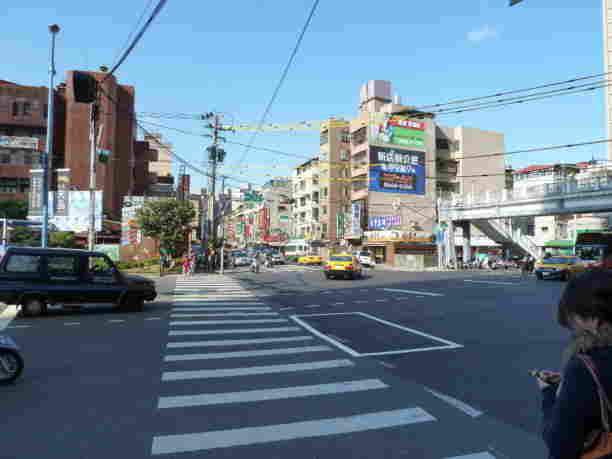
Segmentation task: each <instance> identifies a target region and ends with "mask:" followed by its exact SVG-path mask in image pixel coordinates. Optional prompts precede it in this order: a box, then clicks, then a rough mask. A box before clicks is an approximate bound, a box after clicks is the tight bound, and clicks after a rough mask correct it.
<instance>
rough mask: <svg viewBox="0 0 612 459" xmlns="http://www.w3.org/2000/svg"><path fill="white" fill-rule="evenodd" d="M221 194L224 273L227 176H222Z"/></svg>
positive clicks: (220, 216) (222, 261)
mask: <svg viewBox="0 0 612 459" xmlns="http://www.w3.org/2000/svg"><path fill="white" fill-rule="evenodd" d="M221 194H222V195H224V197H223V208H222V209H221V212H220V215H219V218H220V219H221V274H223V263H224V261H225V206H226V202H225V176H222V177H221Z"/></svg>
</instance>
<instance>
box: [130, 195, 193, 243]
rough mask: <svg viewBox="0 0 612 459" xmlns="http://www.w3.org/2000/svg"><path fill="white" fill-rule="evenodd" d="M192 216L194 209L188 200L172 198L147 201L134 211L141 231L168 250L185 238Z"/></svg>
mask: <svg viewBox="0 0 612 459" xmlns="http://www.w3.org/2000/svg"><path fill="white" fill-rule="evenodd" d="M194 218H195V209H194V208H193V204H192V203H191V202H190V201H177V200H174V199H162V200H159V201H147V202H145V205H144V206H143V207H141V208H140V209H138V210H137V211H136V221H137V222H138V225H139V226H140V229H141V230H142V233H143V234H144V235H145V236H146V237H152V238H155V239H158V240H159V242H160V246H161V247H164V248H168V249H169V250H172V249H174V246H175V245H176V244H177V243H178V242H181V241H183V240H184V239H185V235H186V234H187V231H188V229H189V225H190V224H191V222H192V221H193V219H194Z"/></svg>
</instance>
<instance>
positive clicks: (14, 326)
mask: <svg viewBox="0 0 612 459" xmlns="http://www.w3.org/2000/svg"><path fill="white" fill-rule="evenodd" d="M30 327H31V325H9V326H8V327H6V328H30Z"/></svg>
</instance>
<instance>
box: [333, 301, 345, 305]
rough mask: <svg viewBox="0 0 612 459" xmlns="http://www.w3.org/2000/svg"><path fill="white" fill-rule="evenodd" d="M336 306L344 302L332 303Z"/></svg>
mask: <svg viewBox="0 0 612 459" xmlns="http://www.w3.org/2000/svg"><path fill="white" fill-rule="evenodd" d="M332 304H333V305H334V306H338V305H339V304H344V303H343V302H339V303H332Z"/></svg>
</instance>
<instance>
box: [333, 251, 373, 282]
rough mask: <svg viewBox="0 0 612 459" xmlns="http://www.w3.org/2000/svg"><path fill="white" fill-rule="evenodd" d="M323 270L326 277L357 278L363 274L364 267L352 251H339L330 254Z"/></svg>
mask: <svg viewBox="0 0 612 459" xmlns="http://www.w3.org/2000/svg"><path fill="white" fill-rule="evenodd" d="M323 270H324V273H325V278H326V279H332V278H336V277H347V278H349V279H356V278H357V277H362V276H363V269H362V267H361V264H360V263H359V260H358V259H357V257H356V256H354V255H352V254H350V253H337V254H334V255H332V256H330V257H329V260H327V263H326V264H325V266H324V268H323Z"/></svg>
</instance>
